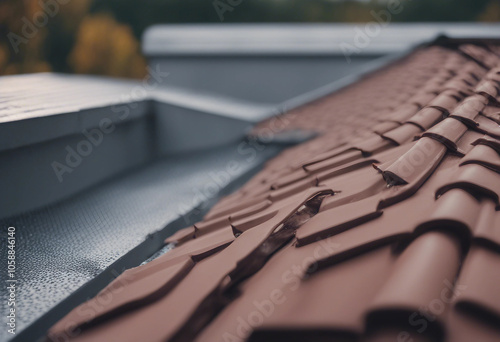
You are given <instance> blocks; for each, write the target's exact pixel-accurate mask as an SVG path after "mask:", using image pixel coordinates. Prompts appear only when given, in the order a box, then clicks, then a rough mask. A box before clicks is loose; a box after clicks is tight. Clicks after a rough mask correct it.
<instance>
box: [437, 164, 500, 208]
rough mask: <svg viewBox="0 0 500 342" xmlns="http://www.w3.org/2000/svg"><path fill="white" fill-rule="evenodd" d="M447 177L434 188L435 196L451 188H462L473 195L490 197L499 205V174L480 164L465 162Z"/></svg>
mask: <svg viewBox="0 0 500 342" xmlns="http://www.w3.org/2000/svg"><path fill="white" fill-rule="evenodd" d="M449 179H450V180H449V181H448V182H447V183H446V184H444V185H442V186H441V187H440V188H439V189H437V190H436V197H439V196H442V195H443V194H445V193H446V192H447V191H450V190H451V189H463V190H466V191H468V192H470V193H471V194H472V195H474V196H479V197H481V196H486V197H490V198H492V199H493V200H494V201H495V203H496V204H497V205H499V197H500V174H498V173H496V172H494V171H492V170H490V169H488V168H486V167H483V166H481V165H476V164H467V165H463V166H460V167H459V169H458V170H456V171H455V172H454V174H452V175H450V177H449Z"/></svg>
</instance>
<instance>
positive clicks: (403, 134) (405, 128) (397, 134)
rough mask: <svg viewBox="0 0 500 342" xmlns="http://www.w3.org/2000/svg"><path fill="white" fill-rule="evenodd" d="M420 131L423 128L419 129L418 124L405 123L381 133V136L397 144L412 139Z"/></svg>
mask: <svg viewBox="0 0 500 342" xmlns="http://www.w3.org/2000/svg"><path fill="white" fill-rule="evenodd" d="M422 131H423V129H421V128H420V126H417V125H413V124H410V123H405V124H402V125H401V126H399V127H396V128H394V129H393V130H391V131H388V132H386V133H384V134H382V138H384V139H388V140H390V141H392V142H393V143H395V144H397V145H403V144H404V143H406V142H408V141H412V140H414V138H415V136H416V135H417V134H419V133H421V132H422Z"/></svg>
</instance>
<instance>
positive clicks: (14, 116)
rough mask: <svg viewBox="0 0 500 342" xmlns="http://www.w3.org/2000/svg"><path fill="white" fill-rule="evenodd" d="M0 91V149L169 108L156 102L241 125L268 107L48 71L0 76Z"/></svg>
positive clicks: (170, 89) (160, 112)
mask: <svg viewBox="0 0 500 342" xmlns="http://www.w3.org/2000/svg"><path fill="white" fill-rule="evenodd" d="M0 94H1V95H0V152H2V151H7V150H11V149H15V148H20V147H24V146H28V145H34V144H37V143H42V142H45V141H50V140H54V139H57V138H61V137H65V136H69V135H75V134H80V135H81V134H82V132H83V131H85V130H89V129H92V128H94V127H99V125H100V123H101V121H102V120H106V121H108V122H111V123H112V124H115V125H118V124H123V123H126V122H129V121H132V120H137V119H142V118H145V117H146V116H149V115H161V116H168V114H169V113H168V111H167V112H166V111H157V112H155V109H156V108H158V107H159V105H160V107H161V105H164V106H163V108H173V107H175V108H177V111H179V110H181V111H184V112H186V113H188V112H189V113H192V112H197V113H203V114H205V116H207V117H213V116H215V117H219V118H223V119H228V120H230V121H233V122H236V121H241V122H244V123H246V126H248V125H249V124H251V123H253V122H256V121H259V120H260V119H262V118H264V115H265V113H266V112H267V110H268V108H269V107H268V106H264V105H259V104H253V103H249V102H245V101H242V100H237V99H232V98H227V97H224V96H221V95H216V94H203V93H200V92H193V91H189V90H187V89H178V88H175V87H166V86H162V87H160V86H156V87H153V88H152V89H148V88H147V86H145V85H144V82H139V81H123V80H116V79H108V78H102V77H91V76H71V77H69V76H66V75H60V74H51V73H46V74H32V75H21V76H6V77H0ZM185 123H186V125H187V124H189V122H187V121H186V122H185ZM240 135H244V132H241V133H240Z"/></svg>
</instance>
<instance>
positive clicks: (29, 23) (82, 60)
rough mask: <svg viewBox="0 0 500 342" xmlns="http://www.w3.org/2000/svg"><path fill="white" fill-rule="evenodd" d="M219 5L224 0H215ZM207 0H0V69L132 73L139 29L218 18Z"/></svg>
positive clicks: (364, 2) (324, 15) (280, 6)
mask: <svg viewBox="0 0 500 342" xmlns="http://www.w3.org/2000/svg"><path fill="white" fill-rule="evenodd" d="M220 1H222V3H226V2H227V0H220ZM400 1H402V2H403V5H404V11H403V12H402V13H400V14H398V16H395V17H394V18H393V21H395V22H398V21H399V22H400V21H408V22H416V21H499V20H500V1H499V0H400ZM386 6H387V0H357V1H356V0H241V4H240V5H238V6H237V7H234V8H233V10H230V11H226V12H225V13H224V18H223V19H224V22H225V23H235V22H241V23H245V22H367V21H371V20H373V17H372V16H371V14H370V11H371V10H378V9H381V8H384V7H386ZM220 22H221V18H220V17H219V14H218V13H217V11H216V9H215V7H214V0H142V1H139V0H0V35H1V38H0V74H17V73H28V72H41V71H57V72H69V73H72V72H73V73H90V74H99V75H110V76H122V77H134V78H140V77H143V76H144V75H145V74H146V68H145V65H146V64H145V61H144V58H143V57H142V56H141V54H140V43H139V41H140V38H141V35H142V33H143V32H144V30H145V29H146V28H147V27H148V26H151V25H153V24H158V23H220Z"/></svg>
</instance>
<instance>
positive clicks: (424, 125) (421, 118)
mask: <svg viewBox="0 0 500 342" xmlns="http://www.w3.org/2000/svg"><path fill="white" fill-rule="evenodd" d="M442 119H444V115H443V113H442V112H441V111H440V110H439V109H436V108H431V107H426V108H423V109H422V110H420V111H418V112H417V113H416V114H415V115H413V116H412V117H411V118H410V119H408V121H407V122H408V123H412V124H414V125H417V126H418V127H420V128H421V129H422V131H425V130H427V129H429V128H431V127H432V126H434V125H435V124H436V123H437V122H438V121H440V120H442Z"/></svg>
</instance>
